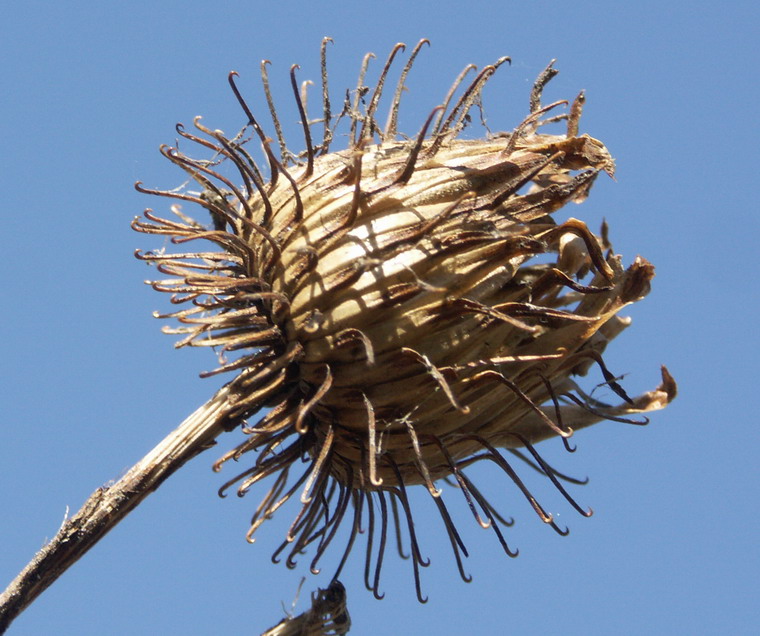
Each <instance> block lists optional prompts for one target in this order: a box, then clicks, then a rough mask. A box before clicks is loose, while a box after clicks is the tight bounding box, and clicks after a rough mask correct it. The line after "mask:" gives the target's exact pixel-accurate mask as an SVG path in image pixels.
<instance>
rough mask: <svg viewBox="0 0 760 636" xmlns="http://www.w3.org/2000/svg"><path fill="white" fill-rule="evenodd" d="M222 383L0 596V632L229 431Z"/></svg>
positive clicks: (96, 497) (95, 496) (101, 492)
mask: <svg viewBox="0 0 760 636" xmlns="http://www.w3.org/2000/svg"><path fill="white" fill-rule="evenodd" d="M227 400H228V389H227V388H226V387H223V388H222V389H220V390H219V391H218V392H217V393H216V395H215V396H214V397H213V398H211V399H210V400H209V401H208V402H206V404H204V405H203V406H201V407H200V408H199V409H198V410H196V411H195V412H194V413H193V414H192V415H190V417H188V418H187V419H186V420H185V421H184V422H182V424H180V425H179V427H178V428H177V429H176V430H174V431H173V432H172V433H170V434H169V435H168V436H167V437H166V438H165V439H164V440H162V441H161V442H160V443H159V444H158V445H157V446H156V447H155V448H154V449H153V450H152V451H150V452H149V453H148V454H147V455H146V456H145V457H143V458H142V459H141V460H140V461H139V462H138V463H137V464H135V465H134V466H133V467H132V468H131V469H130V470H129V471H128V472H127V473H126V474H125V475H124V476H123V477H122V478H121V479H119V480H118V481H117V482H116V483H114V484H113V485H110V486H104V487H101V488H98V489H97V490H96V491H95V492H94V493H92V495H90V497H89V498H88V499H87V501H86V502H85V503H84V505H83V506H82V508H81V509H80V510H79V512H77V513H76V514H75V515H74V516H73V517H71V518H70V519H68V520H66V521H65V522H64V523H63V525H62V526H61V528H60V530H59V531H58V533H57V534H56V535H55V537H53V539H52V540H51V541H50V542H49V543H48V544H47V545H45V546H44V547H43V548H42V549H41V550H40V551H39V552H38V553H37V554H36V555H35V556H34V558H33V559H32V560H31V561H30V562H29V564H28V565H27V566H26V567H25V568H24V569H23V570H22V571H21V573H20V574H19V575H18V576H17V577H16V578H15V579H14V580H13V581H12V582H11V583H10V585H8V587H7V588H6V590H5V591H4V592H3V594H2V595H0V634H2V633H4V632H5V630H6V629H8V627H9V626H10V624H11V622H12V621H13V619H15V618H16V616H18V615H19V614H20V613H21V612H23V611H24V609H26V607H27V606H28V605H30V604H31V603H32V602H33V601H34V600H35V599H36V598H37V597H38V596H39V595H40V594H41V593H42V592H43V591H45V590H46V589H47V588H48V587H49V586H50V585H51V584H52V583H53V582H54V581H55V580H56V579H57V578H58V577H59V576H60V575H61V574H63V573H64V572H65V571H66V570H67V569H68V568H69V567H70V566H71V565H73V564H74V563H75V562H76V561H77V560H78V559H79V558H80V557H81V556H83V555H84V553H85V552H87V551H88V550H89V549H90V548H91V547H93V546H94V545H95V544H96V543H97V542H98V541H99V540H100V539H102V538H103V537H104V536H105V535H106V533H108V531H109V530H111V528H113V527H114V526H116V524H118V523H119V522H120V521H121V520H122V519H123V518H124V517H126V516H127V514H129V513H130V512H131V511H132V509H134V508H136V507H137V505H138V504H139V503H140V502H141V501H142V500H143V499H145V498H146V497H147V496H148V495H149V494H150V493H151V492H153V491H154V490H156V489H157V488H158V487H159V486H160V485H161V484H162V483H163V481H164V480H165V479H166V478H167V477H169V476H170V475H172V474H173V473H174V472H175V471H176V470H178V469H179V468H180V467H182V466H183V465H184V464H185V463H186V462H187V461H189V460H190V459H192V458H193V457H195V456H196V455H198V454H199V453H201V452H202V451H204V450H206V449H208V448H210V447H211V446H213V445H214V443H215V442H214V440H215V439H216V438H217V437H218V436H219V435H220V434H221V433H223V432H224V431H225V430H229V422H228V420H227V418H226V413H225V409H224V406H225V404H227Z"/></svg>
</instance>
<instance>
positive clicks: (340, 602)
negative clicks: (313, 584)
mask: <svg viewBox="0 0 760 636" xmlns="http://www.w3.org/2000/svg"><path fill="white" fill-rule="evenodd" d="M350 629H351V617H350V616H349V615H348V608H347V607H346V588H345V587H343V584H342V583H341V582H340V581H338V580H334V581H333V582H332V583H330V585H329V587H328V588H327V589H326V590H317V592H316V594H313V595H312V599H311V607H310V608H309V609H308V610H307V611H305V612H304V613H303V614H299V615H298V616H289V617H288V618H285V619H283V620H281V621H280V622H279V623H277V625H275V626H274V627H272V629H268V630H267V631H265V632H264V633H263V634H262V635H261V636H341V635H342V634H348V631H349V630H350Z"/></svg>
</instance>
